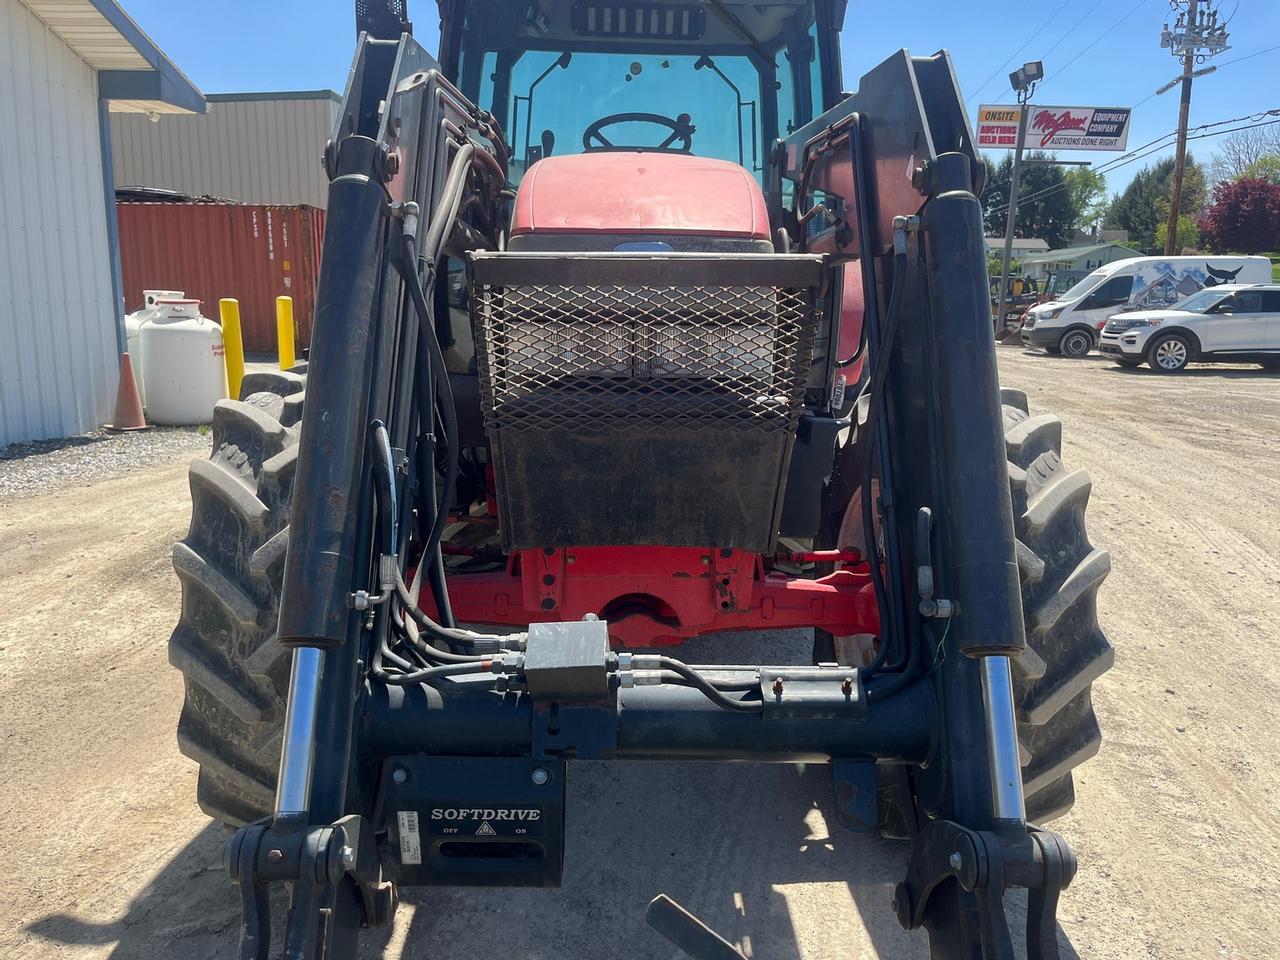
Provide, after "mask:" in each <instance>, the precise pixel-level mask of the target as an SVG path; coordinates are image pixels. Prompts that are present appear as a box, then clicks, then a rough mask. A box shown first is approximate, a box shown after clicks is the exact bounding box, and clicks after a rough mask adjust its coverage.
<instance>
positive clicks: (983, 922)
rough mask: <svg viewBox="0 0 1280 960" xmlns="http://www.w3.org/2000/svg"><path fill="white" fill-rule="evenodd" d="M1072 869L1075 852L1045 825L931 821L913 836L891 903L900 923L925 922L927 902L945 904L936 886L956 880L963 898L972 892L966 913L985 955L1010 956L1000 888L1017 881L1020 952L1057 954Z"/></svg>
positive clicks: (1006, 959)
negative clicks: (1022, 926) (1062, 898)
mask: <svg viewBox="0 0 1280 960" xmlns="http://www.w3.org/2000/svg"><path fill="white" fill-rule="evenodd" d="M1075 873H1076V858H1075V854H1073V853H1072V852H1071V848H1070V847H1069V846H1068V845H1067V842H1066V841H1065V840H1064V839H1063V838H1062V837H1060V836H1059V835H1058V834H1056V833H1054V832H1052V831H1050V830H1042V829H1040V828H1039V827H1027V828H1025V829H1024V828H1022V827H1020V826H1019V827H1012V828H1010V829H998V830H995V831H990V830H969V829H967V828H966V827H962V826H960V824H958V823H953V822H952V821H950V820H938V821H934V822H933V823H930V824H929V825H928V826H927V827H925V828H924V829H922V830H921V831H920V832H918V833H917V834H916V835H915V837H914V838H913V840H912V844H911V856H910V858H909V859H908V861H907V878H906V880H904V881H903V882H902V883H899V884H898V888H897V890H896V891H895V892H894V896H893V909H894V912H895V913H896V914H897V916H898V922H899V923H901V924H902V926H903V928H904V929H907V930H915V929H917V928H919V927H921V926H926V925H928V924H929V920H930V910H931V909H938V910H942V911H947V910H949V909H950V908H949V907H948V906H947V905H945V904H943V903H941V902H940V901H942V900H943V897H942V895H941V894H942V891H941V888H942V887H943V885H944V884H949V883H950V884H955V885H957V886H958V887H959V894H958V895H959V896H960V898H961V901H962V902H963V901H964V899H965V897H966V895H972V901H973V903H972V904H971V905H970V906H969V907H968V908H967V909H966V910H965V913H966V914H969V915H970V916H971V917H972V918H973V919H976V927H977V934H978V942H979V943H980V945H981V950H982V954H981V955H982V957H983V958H984V960H1013V957H1014V953H1013V941H1012V938H1011V936H1010V933H1009V920H1008V917H1007V916H1006V915H1005V906H1004V892H1005V890H1007V889H1011V888H1015V887H1024V888H1026V889H1027V890H1028V891H1029V897H1028V901H1027V938H1026V944H1027V958H1028V960H1059V952H1058V939H1057V911H1058V897H1059V895H1060V894H1061V893H1062V890H1063V889H1064V888H1065V887H1066V886H1067V885H1068V884H1070V883H1071V880H1072V878H1073V877H1074V876H1075ZM954 892H955V891H953V893H954ZM966 929H968V930H971V929H972V925H967V924H966V925H962V928H961V930H960V931H956V932H958V933H959V934H960V935H961V937H963V936H964V934H965V932H966ZM956 947H957V948H960V945H959V944H956ZM956 955H957V956H960V955H962V954H960V953H957V954H956ZM963 955H965V956H967V954H963Z"/></svg>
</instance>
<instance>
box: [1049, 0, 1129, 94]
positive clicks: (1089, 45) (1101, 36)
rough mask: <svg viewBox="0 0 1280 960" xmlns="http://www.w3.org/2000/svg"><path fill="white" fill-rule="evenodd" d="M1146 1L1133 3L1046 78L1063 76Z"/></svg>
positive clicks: (1054, 78)
mask: <svg viewBox="0 0 1280 960" xmlns="http://www.w3.org/2000/svg"><path fill="white" fill-rule="evenodd" d="M1146 2H1147V0H1138V2H1137V3H1135V4H1134V5H1133V7H1132V8H1131V9H1130V10H1129V12H1128V13H1126V14H1125V15H1124V16H1123V17H1121V18H1120V19H1119V20H1117V21H1116V22H1115V23H1113V24H1112V25H1111V26H1109V27H1107V29H1106V30H1104V31H1102V33H1100V34H1098V35H1097V36H1096V37H1094V38H1093V39H1092V40H1090V41H1089V42H1088V43H1087V44H1085V45H1084V46H1083V47H1082V48H1081V49H1080V52H1079V53H1077V54H1076V55H1075V56H1074V57H1072V58H1071V59H1070V60H1068V61H1067V62H1066V63H1064V64H1063V65H1062V66H1060V67H1054V68H1053V75H1052V76H1051V77H1047V78H1046V80H1056V79H1057V78H1058V77H1060V76H1062V74H1063V72H1064V71H1066V69H1067V68H1068V67H1070V66H1071V65H1072V64H1073V63H1075V62H1076V61H1077V60H1079V59H1080V58H1081V57H1083V56H1084V55H1085V54H1086V53H1088V52H1089V51H1090V50H1091V49H1093V47H1094V46H1095V45H1096V44H1097V43H1098V41H1099V40H1102V39H1104V38H1106V37H1108V36H1110V35H1111V33H1112V32H1113V31H1114V30H1115V29H1116V28H1117V27H1118V26H1120V24H1122V23H1124V22H1125V21H1126V20H1128V19H1129V18H1130V17H1132V16H1133V15H1134V14H1135V13H1137V12H1138V10H1139V8H1140V7H1142V5H1143V4H1145V3H1146ZM1046 80H1041V81H1040V87H1041V89H1043V88H1044V85H1045V82H1046Z"/></svg>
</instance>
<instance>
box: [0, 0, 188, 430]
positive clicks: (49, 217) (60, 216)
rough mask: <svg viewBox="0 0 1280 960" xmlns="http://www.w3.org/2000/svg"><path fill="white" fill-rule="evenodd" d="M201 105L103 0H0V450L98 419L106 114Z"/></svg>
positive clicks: (110, 371)
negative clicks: (18, 442) (0, 128)
mask: <svg viewBox="0 0 1280 960" xmlns="http://www.w3.org/2000/svg"><path fill="white" fill-rule="evenodd" d="M204 108H205V107H204V98H203V97H202V96H201V94H200V91H199V90H197V89H196V88H195V87H194V86H193V85H192V84H191V82H190V81H189V80H187V78H186V77H184V76H183V75H182V73H181V72H180V71H179V70H178V69H177V67H175V66H174V65H173V64H172V63H171V62H170V61H169V60H168V59H167V58H166V57H165V56H164V54H163V53H161V52H160V50H159V49H157V48H156V46H155V44H153V43H152V42H151V40H150V39H148V38H147V36H146V35H145V34H144V33H143V32H142V31H141V30H139V29H138V26H137V25H136V24H135V23H134V22H133V21H132V20H130V19H129V17H128V16H127V15H126V14H125V12H124V11H123V10H122V9H120V7H119V6H118V5H117V4H116V3H115V0H0V126H3V129H4V130H5V131H6V135H5V136H2V137H0V171H2V173H0V448H2V447H4V446H6V445H8V444H10V443H14V442H17V441H22V440H37V439H46V438H51V437H64V436H69V435H72V434H77V433H83V432H85V431H88V430H92V429H94V428H96V427H98V426H100V425H101V424H103V423H104V422H105V421H107V420H108V419H110V417H111V413H112V409H113V405H114V402H115V394H116V384H117V380H118V377H119V363H120V353H121V352H122V351H123V349H124V327H123V323H124V315H123V309H122V299H121V291H120V266H119V251H118V244H117V243H116V215H115V184H114V181H113V178H112V169H111V163H110V157H111V128H110V123H109V120H108V118H109V116H110V115H111V114H112V113H143V114H146V113H153V114H157V115H159V114H174V113H179V114H197V113H201V112H203V111H204Z"/></svg>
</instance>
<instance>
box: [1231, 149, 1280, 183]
mask: <svg viewBox="0 0 1280 960" xmlns="http://www.w3.org/2000/svg"><path fill="white" fill-rule="evenodd" d="M1246 178H1247V179H1254V180H1266V181H1267V182H1268V183H1275V184H1280V154H1275V153H1273V154H1268V155H1267V156H1265V157H1259V158H1258V159H1257V160H1255V161H1253V163H1251V164H1249V166H1247V167H1245V168H1244V173H1242V174H1240V178H1239V179H1242V180H1243V179H1246Z"/></svg>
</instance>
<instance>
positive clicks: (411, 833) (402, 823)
mask: <svg viewBox="0 0 1280 960" xmlns="http://www.w3.org/2000/svg"><path fill="white" fill-rule="evenodd" d="M396 823H397V824H398V825H399V827H400V862H401V863H403V864H406V865H409V864H420V863H422V839H421V838H420V837H419V835H418V811H417V810H400V811H397V813H396Z"/></svg>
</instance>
